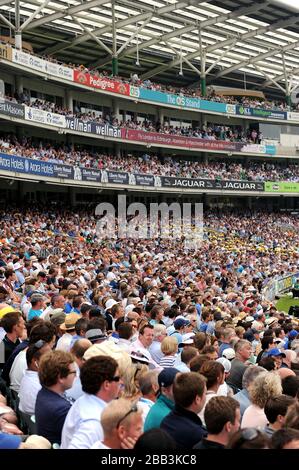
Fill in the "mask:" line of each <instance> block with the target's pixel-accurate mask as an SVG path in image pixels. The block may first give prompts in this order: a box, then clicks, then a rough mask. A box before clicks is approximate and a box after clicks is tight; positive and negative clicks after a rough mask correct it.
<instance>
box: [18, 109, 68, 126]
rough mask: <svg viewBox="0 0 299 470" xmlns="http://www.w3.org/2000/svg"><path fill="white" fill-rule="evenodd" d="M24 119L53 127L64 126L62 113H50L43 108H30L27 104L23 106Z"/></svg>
mask: <svg viewBox="0 0 299 470" xmlns="http://www.w3.org/2000/svg"><path fill="white" fill-rule="evenodd" d="M25 119H26V121H34V122H39V123H40V124H47V125H50V126H55V127H62V128H65V127H66V121H65V116H63V115H62V114H56V113H51V112H49V111H44V110H43V109H38V108H31V107H29V106H25Z"/></svg>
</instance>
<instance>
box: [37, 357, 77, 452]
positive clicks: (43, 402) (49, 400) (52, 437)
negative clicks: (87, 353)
mask: <svg viewBox="0 0 299 470" xmlns="http://www.w3.org/2000/svg"><path fill="white" fill-rule="evenodd" d="M75 375H76V370H75V368H74V358H73V356H72V355H71V354H70V353H66V352H64V351H53V352H52V351H51V352H49V353H46V354H44V355H43V356H42V358H41V360H40V364H39V370H38V376H39V380H40V383H41V386H42V388H41V390H40V391H39V392H38V394H37V398H36V404H35V420H36V426H37V433H38V434H40V435H41V436H43V437H45V438H46V439H48V440H49V441H50V442H51V444H54V443H56V444H60V442H61V432H62V427H63V424H64V421H65V418H66V415H67V413H68V411H69V409H70V408H71V404H70V402H69V401H67V400H66V399H65V398H64V396H63V394H64V392H65V391H66V390H68V389H69V388H71V386H72V384H73V381H74V378H75Z"/></svg>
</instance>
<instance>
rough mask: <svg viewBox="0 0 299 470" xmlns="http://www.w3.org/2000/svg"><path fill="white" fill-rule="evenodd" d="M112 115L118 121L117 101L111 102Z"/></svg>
mask: <svg viewBox="0 0 299 470" xmlns="http://www.w3.org/2000/svg"><path fill="white" fill-rule="evenodd" d="M112 115H113V116H114V117H115V118H116V119H119V102H118V101H117V100H114V99H113V100H112Z"/></svg>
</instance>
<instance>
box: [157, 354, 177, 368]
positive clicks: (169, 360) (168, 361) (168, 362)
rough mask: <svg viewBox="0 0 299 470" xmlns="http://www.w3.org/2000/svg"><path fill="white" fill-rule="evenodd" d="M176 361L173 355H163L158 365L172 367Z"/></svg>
mask: <svg viewBox="0 0 299 470" xmlns="http://www.w3.org/2000/svg"><path fill="white" fill-rule="evenodd" d="M175 361H176V357H175V356H164V357H162V359H161V360H160V362H159V366H161V367H164V368H167V367H174V364H175Z"/></svg>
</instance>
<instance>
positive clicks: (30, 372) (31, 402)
mask: <svg viewBox="0 0 299 470" xmlns="http://www.w3.org/2000/svg"><path fill="white" fill-rule="evenodd" d="M50 351H51V347H50V345H49V343H46V342H45V341H43V340H42V339H40V340H39V341H37V342H36V343H34V344H31V345H30V346H29V347H28V349H27V351H26V361H27V367H28V369H27V370H26V371H25V374H24V376H23V378H22V380H21V384H20V392H19V400H20V403H19V409H20V411H22V412H23V413H26V414H28V415H34V413H35V403H36V397H37V394H38V392H39V391H40V389H41V384H40V381H39V377H38V370H39V363H40V360H41V357H42V356H43V355H44V354H45V353H47V352H50Z"/></svg>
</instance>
